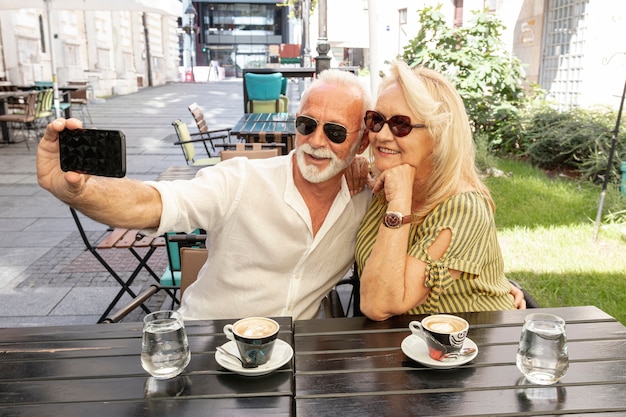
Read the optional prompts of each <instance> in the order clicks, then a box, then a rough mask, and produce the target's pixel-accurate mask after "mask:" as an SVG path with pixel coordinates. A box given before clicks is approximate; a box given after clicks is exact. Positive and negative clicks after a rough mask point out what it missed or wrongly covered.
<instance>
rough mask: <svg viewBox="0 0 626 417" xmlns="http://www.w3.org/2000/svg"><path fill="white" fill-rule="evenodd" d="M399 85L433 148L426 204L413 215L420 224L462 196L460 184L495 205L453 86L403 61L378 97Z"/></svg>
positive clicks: (393, 67) (395, 64) (394, 64)
mask: <svg viewBox="0 0 626 417" xmlns="http://www.w3.org/2000/svg"><path fill="white" fill-rule="evenodd" d="M393 83H398V85H399V86H400V88H401V90H402V92H403V94H404V98H405V99H406V101H407V103H408V105H409V108H410V109H411V111H412V112H413V113H414V114H415V115H416V116H417V117H418V118H419V119H420V121H423V122H424V123H425V124H426V125H427V126H428V131H429V133H430V135H431V137H432V139H433V143H434V148H433V152H432V154H431V158H432V166H433V171H432V173H431V175H430V176H429V179H428V182H427V184H426V185H425V187H426V189H425V191H426V195H427V198H426V201H425V203H424V204H423V205H421V206H420V208H419V209H418V210H417V211H416V212H415V213H413V215H414V217H415V219H416V220H417V221H418V222H421V221H423V220H424V218H425V217H426V216H427V215H428V214H429V213H430V212H431V211H432V210H434V208H435V207H436V206H437V205H439V204H440V203H441V202H443V201H444V200H446V199H448V198H450V197H452V196H454V195H455V194H458V193H459V187H458V186H459V184H461V182H462V181H465V182H467V183H468V184H470V185H471V186H472V187H474V188H475V189H476V190H477V191H479V192H480V193H482V194H483V195H484V196H485V198H487V200H488V201H489V205H490V206H491V209H492V211H495V204H494V202H493V199H492V198H491V193H490V192H489V189H488V188H487V186H486V185H485V184H484V183H483V182H482V181H481V179H480V177H479V175H478V170H477V168H476V162H475V157H476V149H475V145H474V140H473V138H472V131H471V128H470V124H469V120H468V118H467V113H466V111H465V105H464V104H463V100H462V99H461V96H460V95H459V93H458V92H457V91H456V89H455V88H454V86H453V85H452V83H450V82H449V81H448V80H447V79H445V78H444V77H443V76H442V75H441V74H439V73H438V72H436V71H433V70H431V69H428V68H423V67H416V68H414V69H411V68H409V66H408V65H407V64H406V63H405V62H403V61H394V62H392V64H391V74H390V75H387V76H386V77H385V78H383V80H382V81H381V84H380V88H379V94H380V92H382V91H383V90H384V89H385V88H386V87H388V86H389V85H391V84H393Z"/></svg>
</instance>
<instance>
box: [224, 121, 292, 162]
mask: <svg viewBox="0 0 626 417" xmlns="http://www.w3.org/2000/svg"><path fill="white" fill-rule="evenodd" d="M231 133H232V134H233V135H237V137H238V138H242V139H244V140H245V141H246V142H248V143H255V142H258V143H266V142H277V143H284V144H285V145H286V146H285V147H283V148H282V152H283V155H286V154H288V153H289V152H290V151H291V150H292V149H293V148H294V145H295V144H294V140H295V136H296V125H295V115H294V114H292V113H246V114H244V115H243V116H242V117H241V119H239V121H238V122H237V124H235V126H234V127H233V128H232V130H231Z"/></svg>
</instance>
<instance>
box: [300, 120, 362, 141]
mask: <svg viewBox="0 0 626 417" xmlns="http://www.w3.org/2000/svg"><path fill="white" fill-rule="evenodd" d="M319 124H320V122H318V121H317V120H315V119H314V118H312V117H309V116H298V117H296V130H297V131H298V133H300V134H301V135H304V136H307V135H310V134H311V133H313V132H315V129H317V125H319ZM324 133H325V134H326V137H327V138H328V139H330V141H331V142H334V143H343V142H344V141H345V140H346V138H347V137H348V135H349V134H350V133H348V129H346V127H345V126H342V125H340V124H337V123H330V122H329V123H324Z"/></svg>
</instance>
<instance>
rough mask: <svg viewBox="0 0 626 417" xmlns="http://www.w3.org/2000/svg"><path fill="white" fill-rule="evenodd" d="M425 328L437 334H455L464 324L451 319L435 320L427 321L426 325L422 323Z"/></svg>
mask: <svg viewBox="0 0 626 417" xmlns="http://www.w3.org/2000/svg"><path fill="white" fill-rule="evenodd" d="M422 324H423V325H424V326H426V328H428V329H430V330H432V331H433V332H437V333H455V332H460V331H461V330H463V329H464V328H465V323H463V322H462V321H460V320H455V319H452V318H443V317H442V318H436V319H431V320H428V321H427V322H426V323H424V322H422Z"/></svg>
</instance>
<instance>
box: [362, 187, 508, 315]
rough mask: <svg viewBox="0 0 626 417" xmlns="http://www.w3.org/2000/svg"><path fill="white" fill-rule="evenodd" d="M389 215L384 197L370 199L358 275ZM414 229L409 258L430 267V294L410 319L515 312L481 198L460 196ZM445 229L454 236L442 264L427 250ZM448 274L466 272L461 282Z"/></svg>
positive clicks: (492, 227) (474, 194)
mask: <svg viewBox="0 0 626 417" xmlns="http://www.w3.org/2000/svg"><path fill="white" fill-rule="evenodd" d="M386 211H387V202H386V201H385V197H384V193H379V194H378V195H376V196H374V198H373V199H372V204H371V207H370V209H369V210H368V212H367V214H366V215H365V217H364V218H363V221H362V223H361V226H360V229H359V232H358V234H357V241H356V254H355V257H356V261H357V266H358V271H359V274H360V273H361V271H362V270H363V266H364V265H365V262H366V260H367V259H368V258H369V255H370V253H371V251H372V247H373V245H374V243H375V241H376V237H377V235H378V229H379V227H380V224H381V223H382V218H383V215H384V213H385V212H386ZM410 227H411V232H410V234H409V245H408V246H409V248H408V254H409V255H411V256H414V257H416V258H417V259H419V260H421V261H423V262H425V263H426V264H427V265H426V281H425V284H426V286H427V287H430V288H431V291H430V295H429V296H428V299H427V300H426V302H424V304H422V305H419V306H417V307H415V308H413V309H411V310H410V311H408V312H407V313H408V314H422V313H443V312H448V313H454V312H462V311H492V310H512V309H515V306H514V304H513V297H512V296H511V295H510V289H511V286H510V284H509V281H508V280H507V279H506V277H505V275H504V262H503V259H502V252H501V251H500V246H499V244H498V239H497V236H496V226H495V222H494V219H493V214H492V213H491V210H490V208H489V203H488V202H487V199H485V197H484V196H483V195H482V194H480V193H479V192H466V193H461V194H457V195H455V196H453V197H452V198H450V199H448V200H446V201H444V202H443V203H442V204H440V205H439V206H437V207H436V208H435V210H433V212H432V213H430V214H429V215H428V216H427V217H426V218H425V219H424V221H423V222H422V224H411V226H410ZM443 229H450V230H451V231H452V242H451V243H450V246H449V248H448V250H447V251H446V253H445V254H444V256H443V257H442V258H441V259H439V260H434V259H431V258H430V257H429V256H428V253H427V249H428V248H429V247H430V245H431V244H432V243H433V242H434V241H435V239H436V238H437V236H438V234H439V232H440V231H441V230H443ZM449 268H450V269H456V270H459V271H462V273H461V277H460V278H459V279H458V280H453V279H452V276H451V275H450V273H449Z"/></svg>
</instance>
